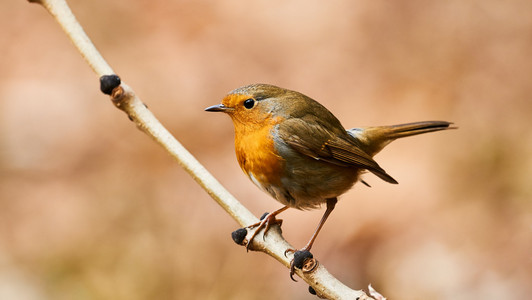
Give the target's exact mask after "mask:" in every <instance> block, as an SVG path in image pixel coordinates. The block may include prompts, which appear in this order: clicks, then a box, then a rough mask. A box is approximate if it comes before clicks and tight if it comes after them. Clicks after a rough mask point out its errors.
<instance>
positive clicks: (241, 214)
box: [28, 0, 373, 300]
mask: <svg viewBox="0 0 532 300" xmlns="http://www.w3.org/2000/svg"><path fill="white" fill-rule="evenodd" d="M28 1H29V2H34V3H39V4H41V5H42V6H43V7H45V8H46V10H47V11H48V12H49V13H50V14H51V15H52V16H53V17H54V18H55V20H56V21H57V22H58V23H59V24H60V26H61V27H62V28H63V30H64V32H65V33H66V34H67V36H68V37H69V38H70V40H71V41H72V43H73V44H74V45H75V46H76V48H77V49H78V51H79V52H80V53H81V55H82V56H83V57H84V58H85V60H86V61H87V62H88V64H89V65H90V66H91V68H92V69H93V70H94V72H95V73H96V74H98V76H100V77H101V78H102V80H105V79H106V78H109V77H110V76H114V77H113V79H116V86H112V87H110V88H109V87H107V88H109V90H108V91H106V93H110V94H111V100H112V102H113V103H114V104H115V106H116V107H117V108H119V109H121V110H122V111H124V112H125V113H126V114H127V115H128V117H129V119H130V120H132V121H133V122H134V123H135V124H136V125H137V127H138V128H139V129H140V130H142V131H143V132H144V133H146V134H147V135H149V136H150V137H151V138H153V139H154V140H155V141H156V142H157V143H159V144H160V145H161V146H163V147H164V148H165V149H166V151H168V152H169V153H170V155H172V157H174V158H175V159H176V160H177V162H178V163H179V164H180V165H181V166H182V167H183V168H184V169H185V170H186V171H187V172H188V173H189V174H190V175H191V176H192V177H193V178H194V180H196V181H197V182H198V184H199V185H200V186H201V187H202V188H203V189H205V190H206V191H207V193H208V194H209V195H210V196H211V197H212V198H213V199H214V200H216V202H217V203H218V204H219V205H220V206H221V207H222V208H223V209H224V210H225V211H226V212H227V213H229V214H230V215H231V217H232V218H233V219H235V221H237V222H238V223H239V224H240V225H241V226H243V227H245V226H248V225H250V224H254V223H256V222H258V219H257V218H256V217H255V216H254V215H253V214H252V213H251V212H250V211H249V210H248V209H247V208H246V207H244V206H243V205H242V204H241V203H240V202H239V201H238V200H236V198H234V197H233V196H232V195H231V194H230V193H229V192H228V191H227V190H226V189H225V188H224V187H223V186H222V185H221V184H220V183H219V182H218V181H217V180H216V179H215V178H214V177H213V176H212V175H211V174H210V173H209V172H208V171H207V170H206V169H205V168H204V167H203V166H202V165H201V164H200V163H199V162H198V161H197V160H196V159H195V158H194V156H192V154H190V152H188V151H187V150H186V149H185V148H184V147H183V146H182V145H181V143H179V142H178V141H177V140H176V139H175V138H174V137H173V136H172V135H171V134H170V132H168V130H167V129H166V128H165V127H164V126H163V125H162V124H161V123H160V122H159V121H158V120H157V119H156V118H155V116H154V115H153V114H152V113H151V112H150V111H149V110H148V108H147V107H146V105H144V103H143V102H142V101H141V100H140V99H139V98H138V97H137V96H136V94H135V93H134V92H133V90H132V89H131V88H130V87H129V86H127V85H126V84H124V83H120V80H119V79H118V77H117V76H116V75H114V72H113V70H112V68H111V67H110V66H109V65H108V64H107V62H106V61H105V60H104V59H103V57H102V56H101V55H100V53H99V52H98V50H97V49H96V47H94V45H93V44H92V42H91V40H90V39H89V37H88V36H87V35H86V34H85V32H84V30H83V28H82V27H81V25H80V24H79V23H78V21H77V20H76V18H75V16H74V15H73V13H72V11H71V10H70V8H69V6H68V5H67V3H66V1H65V0H28ZM102 76H103V77H102ZM102 90H105V89H102ZM252 233H253V231H252V230H248V231H247V233H246V239H247V240H249V237H250V236H251V234H252ZM243 242H245V240H244V241H243ZM293 248H294V247H292V246H291V245H290V244H289V243H288V242H287V241H286V240H285V239H284V238H283V237H282V235H281V230H280V227H279V226H277V225H275V226H272V228H271V229H270V230H269V231H268V232H267V234H266V238H265V239H264V238H263V233H259V234H258V235H257V237H256V238H255V239H253V242H252V244H251V245H250V249H251V250H254V251H261V252H264V253H266V254H268V255H270V256H272V257H273V258H275V259H276V260H278V261H279V262H281V263H282V264H283V265H285V266H286V267H288V268H289V267H290V260H291V257H292V256H293V255H292V254H288V255H285V251H286V249H293ZM296 274H297V275H298V276H300V277H301V278H302V279H303V280H305V282H307V283H308V284H309V285H310V286H311V287H312V288H313V289H314V291H315V292H316V293H317V295H318V296H319V297H322V298H328V299H359V300H366V299H373V298H371V297H369V296H367V295H366V294H365V293H364V292H363V291H360V290H352V289H350V288H349V287H347V286H346V285H344V284H343V283H342V282H340V281H339V280H338V279H336V278H335V277H333V276H332V275H331V274H330V273H329V272H328V271H327V270H326V269H325V268H324V267H323V266H322V265H320V264H319V263H318V262H317V260H315V259H311V260H308V261H307V262H306V263H305V265H304V266H303V268H302V270H300V269H296Z"/></svg>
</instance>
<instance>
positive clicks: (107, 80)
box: [100, 74, 121, 95]
mask: <svg viewBox="0 0 532 300" xmlns="http://www.w3.org/2000/svg"><path fill="white" fill-rule="evenodd" d="M120 83H121V82H120V77H118V75H115V74H113V75H103V76H102V77H100V90H101V91H102V93H104V94H106V95H111V93H112V92H113V89H114V88H115V87H117V86H119V85H120Z"/></svg>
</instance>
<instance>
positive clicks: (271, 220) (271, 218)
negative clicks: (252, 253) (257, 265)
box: [246, 211, 283, 251]
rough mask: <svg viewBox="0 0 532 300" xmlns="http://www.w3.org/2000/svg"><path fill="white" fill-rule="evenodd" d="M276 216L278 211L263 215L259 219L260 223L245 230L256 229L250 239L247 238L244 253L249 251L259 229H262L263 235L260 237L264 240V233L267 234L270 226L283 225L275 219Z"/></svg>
mask: <svg viewBox="0 0 532 300" xmlns="http://www.w3.org/2000/svg"><path fill="white" fill-rule="evenodd" d="M277 214H278V211H274V212H273V213H264V214H263V215H262V217H260V222H258V223H255V224H252V225H249V226H247V227H246V229H252V228H255V227H257V228H256V229H255V232H253V235H251V237H250V238H249V241H248V242H247V245H246V251H249V246H250V245H251V242H252V241H253V239H254V238H255V236H257V234H258V233H259V231H260V230H261V229H263V228H264V233H263V235H262V239H263V240H264V238H265V235H266V233H267V232H268V230H269V229H270V227H271V226H272V225H274V224H278V225H279V226H281V224H283V220H281V219H277V218H275V216H276V215H277Z"/></svg>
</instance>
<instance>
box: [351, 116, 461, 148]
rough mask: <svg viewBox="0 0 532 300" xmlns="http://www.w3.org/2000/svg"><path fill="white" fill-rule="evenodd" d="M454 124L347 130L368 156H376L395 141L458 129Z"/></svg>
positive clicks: (431, 122)
mask: <svg viewBox="0 0 532 300" xmlns="http://www.w3.org/2000/svg"><path fill="white" fill-rule="evenodd" d="M452 124H453V123H450V122H445V121H424V122H415V123H406V124H399V125H390V126H375V127H366V128H353V129H349V130H347V133H349V135H351V136H352V137H354V138H355V139H357V140H358V141H359V142H360V144H361V145H360V147H361V148H362V149H363V150H364V151H365V152H366V153H367V154H369V155H371V156H374V155H375V154H377V153H379V151H381V150H382V148H384V147H385V146H386V145H388V144H389V143H390V142H392V141H393V140H395V139H398V138H403V137H407V136H412V135H417V134H422V133H427V132H434V131H440V130H446V129H455V128H456V127H453V126H451V125H452Z"/></svg>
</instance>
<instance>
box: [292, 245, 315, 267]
mask: <svg viewBox="0 0 532 300" xmlns="http://www.w3.org/2000/svg"><path fill="white" fill-rule="evenodd" d="M313 257H314V255H312V253H310V251H308V250H304V251H299V250H298V251H296V252H295V253H294V267H296V268H298V269H301V268H303V264H304V263H305V260H307V259H309V258H313Z"/></svg>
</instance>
